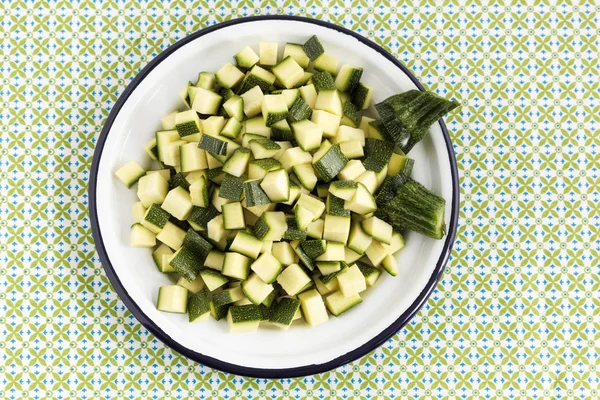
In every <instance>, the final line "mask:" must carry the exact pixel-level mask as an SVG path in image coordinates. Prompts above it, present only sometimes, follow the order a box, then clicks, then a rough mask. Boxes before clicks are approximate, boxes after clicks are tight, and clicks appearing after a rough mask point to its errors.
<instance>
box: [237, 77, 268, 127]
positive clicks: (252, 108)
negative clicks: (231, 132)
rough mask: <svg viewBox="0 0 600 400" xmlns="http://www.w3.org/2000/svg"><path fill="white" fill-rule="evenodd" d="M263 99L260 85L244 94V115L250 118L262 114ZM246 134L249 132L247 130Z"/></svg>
mask: <svg viewBox="0 0 600 400" xmlns="http://www.w3.org/2000/svg"><path fill="white" fill-rule="evenodd" d="M263 98H264V95H263V92H262V90H261V89H260V87H259V86H258V85H257V86H254V87H253V88H251V89H249V90H248V91H246V92H245V93H243V94H242V100H243V103H244V114H246V116H247V117H248V118H251V117H254V116H255V115H257V114H260V112H261V109H262V102H263ZM246 132H248V129H247V128H246Z"/></svg>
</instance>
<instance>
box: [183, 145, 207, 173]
mask: <svg viewBox="0 0 600 400" xmlns="http://www.w3.org/2000/svg"><path fill="white" fill-rule="evenodd" d="M179 162H180V165H181V172H184V173H187V172H193V171H199V170H202V169H206V168H208V162H207V161H206V152H205V151H204V150H203V149H201V148H198V143H197V142H190V143H186V144H184V145H181V146H179Z"/></svg>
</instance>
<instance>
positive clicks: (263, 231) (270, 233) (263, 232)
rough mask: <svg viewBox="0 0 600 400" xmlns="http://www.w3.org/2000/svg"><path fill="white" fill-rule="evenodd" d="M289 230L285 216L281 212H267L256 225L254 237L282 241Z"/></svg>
mask: <svg viewBox="0 0 600 400" xmlns="http://www.w3.org/2000/svg"><path fill="white" fill-rule="evenodd" d="M286 230H287V222H286V219H285V214H284V213H283V212H280V211H268V212H265V213H264V214H263V215H262V216H261V217H260V219H259V220H258V221H257V222H256V225H254V235H255V236H256V237H257V238H258V239H260V240H271V241H273V242H275V241H279V240H281V238H282V237H283V235H284V234H285V231H286Z"/></svg>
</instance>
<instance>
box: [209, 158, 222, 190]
mask: <svg viewBox="0 0 600 400" xmlns="http://www.w3.org/2000/svg"><path fill="white" fill-rule="evenodd" d="M206 162H207V163H208V169H210V170H216V169H217V168H220V167H222V166H223V163H222V162H221V161H219V160H217V159H216V158H215V156H213V155H212V154H210V153H206ZM211 180H212V179H211ZM213 182H214V181H213ZM215 183H216V182H215Z"/></svg>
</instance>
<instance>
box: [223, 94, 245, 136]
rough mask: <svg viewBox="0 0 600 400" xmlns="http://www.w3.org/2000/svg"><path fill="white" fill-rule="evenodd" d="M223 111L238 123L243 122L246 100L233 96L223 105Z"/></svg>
mask: <svg viewBox="0 0 600 400" xmlns="http://www.w3.org/2000/svg"><path fill="white" fill-rule="evenodd" d="M223 109H224V110H225V112H226V113H227V115H228V116H229V117H230V118H235V119H236V120H238V122H241V121H242V120H243V119H244V100H243V99H242V97H241V96H238V95H233V96H231V97H230V98H229V99H228V100H227V101H225V103H223ZM240 130H241V128H240ZM238 133H239V132H238ZM236 137H237V135H236ZM232 139H234V138H232Z"/></svg>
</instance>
